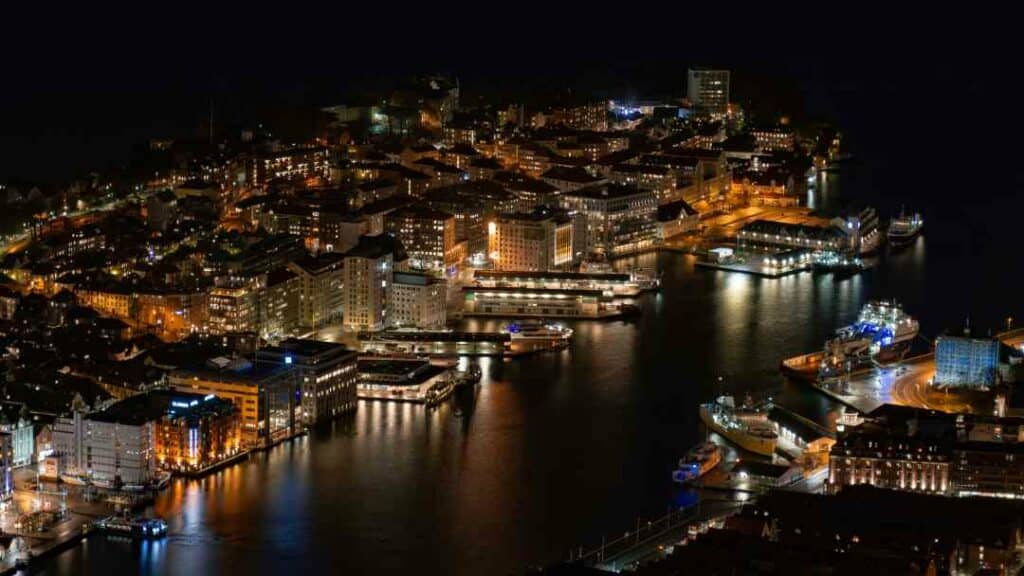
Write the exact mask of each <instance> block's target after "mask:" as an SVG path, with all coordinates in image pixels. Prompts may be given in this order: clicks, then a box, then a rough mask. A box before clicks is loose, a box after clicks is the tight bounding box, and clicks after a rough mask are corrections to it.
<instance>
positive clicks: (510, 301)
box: [462, 286, 621, 318]
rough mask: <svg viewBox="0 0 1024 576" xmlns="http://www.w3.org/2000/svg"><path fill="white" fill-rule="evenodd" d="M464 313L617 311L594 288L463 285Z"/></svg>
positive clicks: (591, 314)
mask: <svg viewBox="0 0 1024 576" xmlns="http://www.w3.org/2000/svg"><path fill="white" fill-rule="evenodd" d="M462 295H463V298H464V299H465V307H464V314H465V315H467V316H506V317H534V318H608V317H612V316H617V315H619V314H621V311H620V310H619V309H618V308H616V307H613V306H610V305H609V304H610V300H611V296H608V295H605V293H604V291H602V290H595V289H585V290H584V289H580V290H572V289H548V288H504V287H495V288H487V287H484V286H464V287H463V288H462Z"/></svg>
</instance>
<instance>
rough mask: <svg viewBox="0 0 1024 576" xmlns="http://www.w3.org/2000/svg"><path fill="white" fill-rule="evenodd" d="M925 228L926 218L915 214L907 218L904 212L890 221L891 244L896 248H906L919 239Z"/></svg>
mask: <svg viewBox="0 0 1024 576" xmlns="http://www.w3.org/2000/svg"><path fill="white" fill-rule="evenodd" d="M922 228H924V218H921V214H919V213H917V212H915V213H914V214H912V215H910V216H907V215H906V214H905V213H904V212H903V211H902V210H901V211H900V215H899V216H898V217H897V218H893V219H892V220H890V221H889V242H890V243H891V244H892V245H894V246H906V245H907V244H910V243H911V242H913V241H914V239H915V238H917V236H918V234H920V233H921V229H922Z"/></svg>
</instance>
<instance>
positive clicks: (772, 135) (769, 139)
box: [750, 126, 795, 152]
mask: <svg viewBox="0 0 1024 576" xmlns="http://www.w3.org/2000/svg"><path fill="white" fill-rule="evenodd" d="M750 134H751V135H752V136H753V137H754V147H755V149H756V150H757V151H759V152H792V151H793V149H794V147H795V140H794V138H793V131H792V130H790V129H789V128H784V127H781V126H778V127H771V128H756V129H754V130H751V131H750Z"/></svg>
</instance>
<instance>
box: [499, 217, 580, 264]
mask: <svg viewBox="0 0 1024 576" xmlns="http://www.w3.org/2000/svg"><path fill="white" fill-rule="evenodd" d="M487 252H488V255H489V256H490V259H491V262H492V265H493V267H494V269H495V270H529V271H545V270H551V269H553V268H558V267H562V266H565V265H568V264H571V263H572V261H573V259H574V256H575V255H574V254H573V226H572V222H571V220H570V219H569V218H567V217H565V216H563V215H555V214H552V213H550V212H547V211H535V212H532V213H528V214H519V213H514V214H502V215H500V216H498V217H497V218H496V219H495V220H493V221H491V222H490V223H488V225H487Z"/></svg>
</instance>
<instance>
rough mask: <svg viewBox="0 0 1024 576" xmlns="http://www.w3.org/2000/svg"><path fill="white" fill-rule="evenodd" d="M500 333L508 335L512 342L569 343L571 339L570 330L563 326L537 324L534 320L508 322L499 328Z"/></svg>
mask: <svg viewBox="0 0 1024 576" xmlns="http://www.w3.org/2000/svg"><path fill="white" fill-rule="evenodd" d="M501 331H502V332H506V333H508V334H509V335H510V336H511V337H512V340H513V341H515V340H545V341H564V342H565V344H568V343H569V339H570V338H572V328H569V327H567V326H565V325H564V324H553V323H544V322H538V321H536V320H517V321H515V322H509V323H508V324H506V325H504V326H502V327H501Z"/></svg>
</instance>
